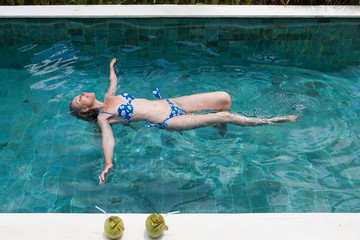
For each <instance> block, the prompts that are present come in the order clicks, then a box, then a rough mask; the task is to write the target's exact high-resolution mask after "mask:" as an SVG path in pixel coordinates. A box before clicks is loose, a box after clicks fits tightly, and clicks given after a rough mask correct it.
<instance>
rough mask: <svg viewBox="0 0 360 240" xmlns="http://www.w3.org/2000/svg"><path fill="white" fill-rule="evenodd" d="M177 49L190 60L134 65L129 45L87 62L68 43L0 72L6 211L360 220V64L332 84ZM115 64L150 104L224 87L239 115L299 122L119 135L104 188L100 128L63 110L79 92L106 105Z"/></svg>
mask: <svg viewBox="0 0 360 240" xmlns="http://www.w3.org/2000/svg"><path fill="white" fill-rule="evenodd" d="M177 47H178V48H181V49H182V50H184V55H182V56H173V57H165V56H156V57H154V56H145V57H139V56H138V55H135V53H138V52H139V51H140V50H141V48H140V47H138V46H132V45H125V46H124V47H122V48H117V47H111V46H109V49H108V50H107V51H105V52H104V53H97V54H95V55H91V54H89V52H90V50H89V49H87V48H86V46H82V45H74V44H72V43H71V42H58V43H55V44H54V45H52V46H47V47H46V46H38V45H24V46H21V47H18V48H17V49H16V51H18V52H20V53H24V54H25V53H26V54H27V55H26V56H27V57H28V58H27V59H24V60H22V61H23V62H26V63H27V64H25V65H24V66H22V68H21V69H18V68H15V69H11V68H8V69H4V68H3V69H0V73H1V74H0V84H1V86H2V88H1V90H0V98H1V99H2V101H3V103H4V104H3V105H2V107H1V111H2V113H3V115H4V117H3V118H2V119H1V120H0V121H1V128H2V131H1V132H2V134H1V135H0V140H1V141H0V149H1V157H0V187H1V190H2V193H1V196H0V199H1V202H2V206H1V209H0V210H1V211H2V212H95V211H96V209H94V208H93V206H94V205H99V206H102V207H103V208H104V209H107V210H108V211H117V212H154V211H156V212H168V211H175V210H180V211H182V212H224V213H225V212H318V211H319V212H359V211H360V200H359V197H358V194H359V187H360V185H359V181H360V178H359V177H360V176H359V155H360V151H359V150H358V149H360V141H359V137H360V130H359V129H360V126H359V121H358V119H359V112H360V100H359V96H360V90H359V89H360V82H359V76H360V74H359V72H360V68H359V67H356V66H355V67H351V68H350V67H349V68H348V69H344V70H343V71H342V72H336V73H333V74H331V73H327V74H324V73H321V72H320V71H315V70H311V66H295V65H292V64H290V63H289V66H284V62H282V63H283V66H281V67H280V66H277V65H274V63H275V62H276V61H287V60H283V59H281V56H278V55H276V54H273V55H271V54H270V53H267V54H266V55H264V56H260V55H256V56H253V58H251V59H245V60H244V59H242V60H241V62H240V61H235V60H234V59H221V57H220V56H218V55H217V54H213V53H212V50H211V49H210V48H206V47H205V46H203V45H201V44H198V43H191V42H178V43H177ZM185 50H186V51H185ZM186 52H187V53H186ZM204 53H206V54H205V55H204ZM114 56H115V57H117V58H118V63H117V64H116V66H115V70H116V72H117V74H118V76H119V79H120V80H119V93H122V92H125V91H126V92H130V93H132V94H133V95H135V96H136V97H145V98H149V99H153V96H152V94H151V90H152V89H153V88H154V87H159V88H161V91H162V93H163V94H162V95H164V96H163V97H165V98H168V97H176V96H181V95H189V94H194V93H200V92H208V91H217V90H224V91H227V92H229V93H230V95H231V96H232V100H233V107H232V111H233V112H237V113H241V114H244V115H246V116H249V117H273V116H280V115H287V114H299V115H300V118H299V121H298V122H297V123H295V124H281V125H280V126H262V127H256V128H251V127H238V126H230V125H229V126H228V131H227V133H226V135H225V136H224V137H222V136H220V135H219V134H218V132H217V130H216V129H214V128H212V127H208V128H203V129H197V130H192V131H186V132H181V133H180V132H167V131H165V130H159V129H155V128H150V129H148V128H146V127H145V126H144V124H143V123H133V128H129V127H125V126H121V125H116V126H114V127H113V130H114V135H115V138H116V148H115V152H114V163H115V165H114V169H113V170H112V172H111V173H110V176H109V178H108V181H107V182H106V184H105V185H102V186H99V185H98V184H97V183H98V174H99V173H100V172H101V169H102V165H103V156H102V151H101V144H102V143H101V134H100V132H99V128H98V127H96V126H91V125H89V124H87V123H85V122H80V121H77V120H75V119H73V118H71V116H70V115H69V114H68V104H69V102H70V101H71V99H72V98H73V97H74V96H76V94H78V93H80V92H81V91H94V92H95V94H96V96H98V97H99V98H100V99H101V96H102V95H103V94H104V93H105V91H106V89H107V86H108V79H107V74H108V63H109V61H110V59H111V58H112V57H114ZM269 59H270V60H271V61H270V60H269ZM277 59H278V60H277ZM12 61H13V60H12ZM4 66H10V65H9V64H5V65H4ZM10 80H11V81H10Z"/></svg>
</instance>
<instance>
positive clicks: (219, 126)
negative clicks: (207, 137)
mask: <svg viewBox="0 0 360 240" xmlns="http://www.w3.org/2000/svg"><path fill="white" fill-rule="evenodd" d="M213 127H214V128H215V129H216V130H217V131H218V133H219V134H220V135H221V136H222V137H224V136H225V134H226V132H227V124H226V123H218V124H215V125H213Z"/></svg>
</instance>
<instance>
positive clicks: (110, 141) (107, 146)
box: [98, 118, 115, 184]
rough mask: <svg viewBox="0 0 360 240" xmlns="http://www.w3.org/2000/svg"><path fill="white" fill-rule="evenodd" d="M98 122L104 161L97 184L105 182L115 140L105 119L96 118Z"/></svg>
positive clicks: (111, 165)
mask: <svg viewBox="0 0 360 240" xmlns="http://www.w3.org/2000/svg"><path fill="white" fill-rule="evenodd" d="M98 124H99V125H100V128H101V133H102V148H103V153H104V161H105V163H104V169H103V171H102V172H101V174H100V176H99V180H100V182H99V184H102V183H104V182H105V180H106V178H107V175H108V173H109V170H110V169H111V168H112V167H113V164H112V161H113V155H114V145H115V140H114V134H113V131H112V129H111V126H110V124H109V122H108V121H107V120H106V119H99V118H98Z"/></svg>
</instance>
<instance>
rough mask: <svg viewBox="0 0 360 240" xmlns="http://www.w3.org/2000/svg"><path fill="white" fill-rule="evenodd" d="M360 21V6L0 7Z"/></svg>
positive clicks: (17, 13)
mask: <svg viewBox="0 0 360 240" xmlns="http://www.w3.org/2000/svg"><path fill="white" fill-rule="evenodd" d="M89 17H91V18H197V17H198V18H360V6H357V5H350V6H328V5H318V6H304V5H302V6H281V5H236V6H235V5H58V6H0V18H89Z"/></svg>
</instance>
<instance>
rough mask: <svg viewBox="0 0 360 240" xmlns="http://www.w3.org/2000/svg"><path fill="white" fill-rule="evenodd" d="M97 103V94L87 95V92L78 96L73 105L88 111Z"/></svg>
mask: <svg viewBox="0 0 360 240" xmlns="http://www.w3.org/2000/svg"><path fill="white" fill-rule="evenodd" d="M94 102H95V93H87V92H83V93H81V94H80V95H78V96H76V97H75V98H74V99H73V100H72V102H71V104H72V105H73V106H74V107H76V108H79V109H81V110H82V111H83V110H85V111H86V110H87V109H89V108H91V106H92V105H93V104H94Z"/></svg>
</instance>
